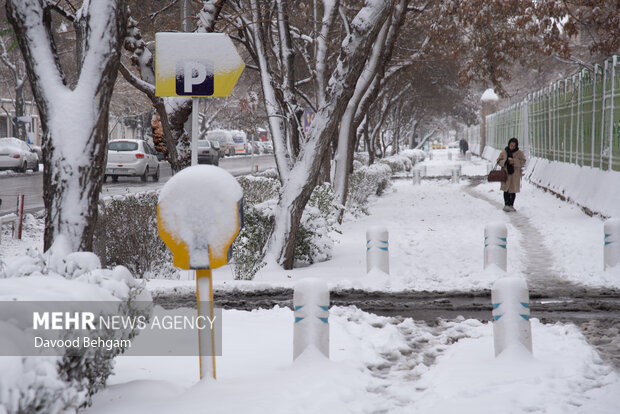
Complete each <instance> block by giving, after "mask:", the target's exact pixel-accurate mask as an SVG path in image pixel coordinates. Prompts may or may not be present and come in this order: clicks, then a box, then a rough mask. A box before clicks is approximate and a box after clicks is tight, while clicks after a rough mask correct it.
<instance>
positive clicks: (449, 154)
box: [448, 150, 452, 161]
mask: <svg viewBox="0 0 620 414" xmlns="http://www.w3.org/2000/svg"><path fill="white" fill-rule="evenodd" d="M448 160H449V161H452V153H451V152H450V150H448Z"/></svg>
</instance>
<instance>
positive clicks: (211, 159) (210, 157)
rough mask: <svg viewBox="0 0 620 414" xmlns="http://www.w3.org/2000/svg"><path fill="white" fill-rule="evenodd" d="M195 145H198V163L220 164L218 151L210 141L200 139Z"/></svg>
mask: <svg viewBox="0 0 620 414" xmlns="http://www.w3.org/2000/svg"><path fill="white" fill-rule="evenodd" d="M196 145H197V146H198V154H197V155H198V164H211V165H220V152H219V150H216V149H215V148H213V145H212V144H211V141H209V140H208V139H200V140H198V141H197V143H196Z"/></svg>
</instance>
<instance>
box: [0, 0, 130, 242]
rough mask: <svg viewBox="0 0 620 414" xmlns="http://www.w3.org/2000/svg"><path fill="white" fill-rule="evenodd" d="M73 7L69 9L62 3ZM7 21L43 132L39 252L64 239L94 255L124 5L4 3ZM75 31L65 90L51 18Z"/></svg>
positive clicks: (112, 0)
mask: <svg viewBox="0 0 620 414" xmlns="http://www.w3.org/2000/svg"><path fill="white" fill-rule="evenodd" d="M68 5H69V6H71V3H68ZM6 9H7V16H8V19H9V22H10V23H11V25H12V26H13V29H14V31H15V34H16V36H17V39H18V42H19V47H20V49H21V52H22V55H23V57H24V61H25V63H26V69H27V72H28V77H29V80H30V84H31V87H32V91H33V94H34V96H35V98H36V102H37V106H38V109H39V114H40V115H41V123H42V127H43V148H44V151H43V154H44V157H43V158H44V159H43V162H44V164H45V172H44V175H43V182H44V184H43V200H44V203H45V208H46V210H47V216H46V220H45V236H44V248H45V249H48V248H49V247H50V246H51V245H52V243H53V242H54V240H55V239H56V238H57V237H59V236H64V237H65V238H66V239H67V241H68V243H69V247H70V248H72V249H73V250H88V251H90V250H92V239H93V231H94V226H95V222H96V220H97V204H98V201H99V193H100V191H101V185H102V183H103V175H104V169H105V158H106V140H107V136H108V134H107V131H108V106H109V103H110V98H111V95H112V90H113V87H114V82H115V80H116V75H117V73H118V64H119V59H120V49H121V47H122V43H123V39H124V38H125V31H126V25H127V5H126V1H125V0H98V1H93V2H84V3H83V5H82V6H81V7H80V8H78V9H76V10H71V9H65V8H63V7H62V2H58V1H47V0H7V2H6ZM53 13H56V14H57V15H58V16H60V17H62V18H63V19H66V20H68V21H69V22H71V23H72V24H73V26H74V28H75V30H76V33H77V36H76V45H75V50H76V63H77V68H78V71H77V72H78V73H77V74H78V76H79V77H78V80H77V83H76V85H75V86H74V87H73V88H71V87H69V86H68V85H67V76H66V73H65V70H63V67H62V66H61V64H60V59H59V56H58V53H57V47H56V46H57V45H56V39H55V37H54V30H53V28H52V14H53Z"/></svg>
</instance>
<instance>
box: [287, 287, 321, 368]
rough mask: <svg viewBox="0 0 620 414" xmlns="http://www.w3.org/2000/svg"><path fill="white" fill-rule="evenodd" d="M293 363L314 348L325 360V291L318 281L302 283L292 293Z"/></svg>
mask: <svg viewBox="0 0 620 414" xmlns="http://www.w3.org/2000/svg"><path fill="white" fill-rule="evenodd" d="M293 307H294V314H295V324H294V328H293V359H294V360H295V359H297V357H298V356H299V355H301V354H302V353H303V352H304V351H305V350H306V348H307V347H308V346H310V345H314V346H315V347H316V348H317V349H318V350H319V351H321V352H322V353H323V355H325V357H326V358H329V289H328V288H327V283H325V281H323V280H320V279H313V278H309V279H302V280H300V281H299V282H297V283H296V284H295V292H294V293H293Z"/></svg>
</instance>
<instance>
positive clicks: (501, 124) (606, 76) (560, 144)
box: [466, 56, 620, 171]
mask: <svg viewBox="0 0 620 414" xmlns="http://www.w3.org/2000/svg"><path fill="white" fill-rule="evenodd" d="M618 66H619V64H618V56H612V57H611V58H609V59H607V60H605V62H604V64H603V65H598V64H596V65H594V66H593V69H592V70H589V69H583V70H581V71H579V72H577V73H575V74H573V75H572V76H569V77H567V78H565V79H562V80H559V81H557V82H554V83H552V84H551V85H549V86H548V87H546V88H543V89H541V90H539V91H536V92H533V93H531V94H529V95H528V96H527V97H526V99H524V100H523V101H521V102H518V103H516V104H513V105H512V106H510V107H508V108H505V109H502V110H501V111H498V112H496V113H493V114H491V115H488V116H487V117H486V130H485V133H486V146H490V147H493V148H496V149H502V148H504V147H505V146H506V145H507V142H508V140H509V139H510V138H512V137H516V138H518V139H519V142H520V143H521V144H520V146H521V148H522V149H524V150H525V151H526V152H528V153H529V154H530V155H531V156H534V157H539V158H546V159H548V160H552V161H561V162H567V163H572V164H577V165H580V166H591V167H594V168H600V169H601V170H615V171H620V70H619V67H618ZM466 134H467V137H468V140H469V146H470V148H480V142H481V133H480V126H474V127H470V128H468V129H467V131H466Z"/></svg>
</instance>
